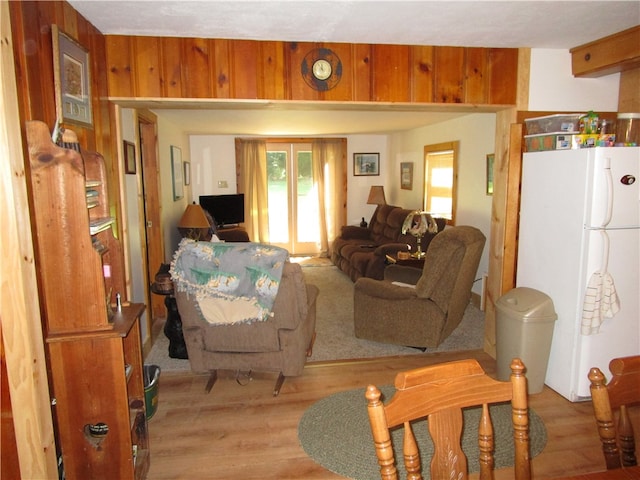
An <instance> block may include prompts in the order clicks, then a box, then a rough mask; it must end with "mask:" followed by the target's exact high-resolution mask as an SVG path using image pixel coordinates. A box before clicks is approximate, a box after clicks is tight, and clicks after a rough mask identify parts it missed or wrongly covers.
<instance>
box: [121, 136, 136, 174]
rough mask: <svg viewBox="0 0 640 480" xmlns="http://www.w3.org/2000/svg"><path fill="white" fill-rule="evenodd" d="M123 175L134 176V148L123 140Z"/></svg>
mask: <svg viewBox="0 0 640 480" xmlns="http://www.w3.org/2000/svg"><path fill="white" fill-rule="evenodd" d="M124 173H127V174H129V175H135V174H136V146H135V145H134V144H133V143H131V142H127V141H126V140H124Z"/></svg>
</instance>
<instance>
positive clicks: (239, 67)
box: [229, 40, 261, 98]
mask: <svg viewBox="0 0 640 480" xmlns="http://www.w3.org/2000/svg"><path fill="white" fill-rule="evenodd" d="M229 50H230V51H229V56H230V61H229V63H230V72H229V75H230V77H231V78H237V77H240V76H242V77H243V78H244V81H243V82H235V83H234V84H233V85H232V92H231V95H230V96H232V97H234V98H258V82H259V78H260V73H261V72H259V71H258V65H260V63H259V58H260V44H259V43H257V42H251V41H247V40H236V41H235V42H232V43H231V45H230V49H229Z"/></svg>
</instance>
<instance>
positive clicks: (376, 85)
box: [371, 45, 411, 102]
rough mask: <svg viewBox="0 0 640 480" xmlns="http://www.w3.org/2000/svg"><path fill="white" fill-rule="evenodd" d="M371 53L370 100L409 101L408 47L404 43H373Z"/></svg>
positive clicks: (409, 66)
mask: <svg viewBox="0 0 640 480" xmlns="http://www.w3.org/2000/svg"><path fill="white" fill-rule="evenodd" d="M372 53H373V62H372V81H371V84H372V86H373V92H372V94H371V100H372V101H374V102H409V101H411V82H410V81H409V78H410V73H409V72H410V69H411V65H410V62H409V57H410V48H409V47H407V46H404V45H374V46H373V48H372Z"/></svg>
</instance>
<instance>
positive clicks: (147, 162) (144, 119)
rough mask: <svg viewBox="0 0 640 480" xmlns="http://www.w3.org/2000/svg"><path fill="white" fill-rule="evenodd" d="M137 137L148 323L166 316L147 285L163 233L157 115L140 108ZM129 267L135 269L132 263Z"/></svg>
mask: <svg viewBox="0 0 640 480" xmlns="http://www.w3.org/2000/svg"><path fill="white" fill-rule="evenodd" d="M137 119H138V136H139V138H138V140H139V145H140V152H141V155H140V159H141V161H140V163H141V186H142V189H141V193H142V202H141V203H142V205H141V206H140V209H141V211H140V219H141V223H142V225H141V226H140V231H141V236H142V238H141V242H140V243H141V245H140V246H141V257H142V258H141V260H142V263H143V265H144V267H143V269H144V272H143V278H144V279H145V283H146V285H147V289H146V291H147V305H150V306H151V309H150V310H151V311H150V316H151V326H152V325H153V322H155V320H156V319H157V318H161V317H162V318H165V317H166V316H167V313H166V309H165V306H164V297H162V296H160V295H154V294H152V292H151V290H150V288H149V286H150V285H151V284H152V283H153V282H154V281H155V274H156V272H157V271H158V270H159V268H160V265H161V264H163V263H165V259H164V235H163V233H162V222H161V208H160V201H161V198H162V197H161V194H160V185H159V184H158V182H159V175H158V172H159V166H158V143H157V137H158V135H157V129H158V127H157V118H156V116H155V115H154V114H153V113H151V112H148V111H146V110H139V111H138V114H137ZM132 268H134V267H133V266H132ZM150 333H151V340H152V341H153V340H155V338H154V331H153V328H150Z"/></svg>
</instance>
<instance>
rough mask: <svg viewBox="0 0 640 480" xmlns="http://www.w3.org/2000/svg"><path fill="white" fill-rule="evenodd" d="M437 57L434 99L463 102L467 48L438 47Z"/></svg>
mask: <svg viewBox="0 0 640 480" xmlns="http://www.w3.org/2000/svg"><path fill="white" fill-rule="evenodd" d="M435 58H436V65H435V69H436V77H435V92H434V97H435V98H434V101H435V102H440V103H463V102H464V73H463V72H464V71H465V49H464V48H461V47H436V49H435ZM461 73H462V74H461ZM514 80H515V78H514Z"/></svg>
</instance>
